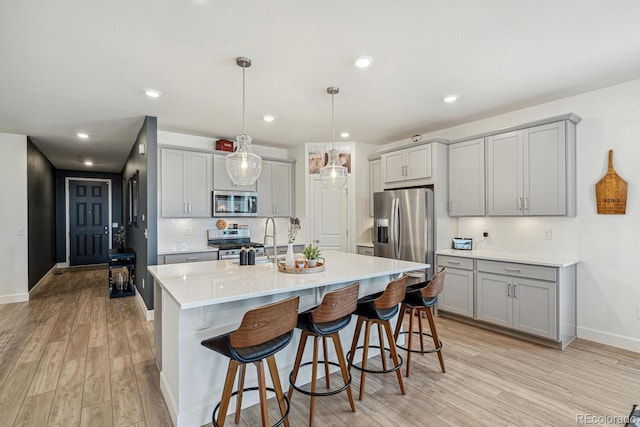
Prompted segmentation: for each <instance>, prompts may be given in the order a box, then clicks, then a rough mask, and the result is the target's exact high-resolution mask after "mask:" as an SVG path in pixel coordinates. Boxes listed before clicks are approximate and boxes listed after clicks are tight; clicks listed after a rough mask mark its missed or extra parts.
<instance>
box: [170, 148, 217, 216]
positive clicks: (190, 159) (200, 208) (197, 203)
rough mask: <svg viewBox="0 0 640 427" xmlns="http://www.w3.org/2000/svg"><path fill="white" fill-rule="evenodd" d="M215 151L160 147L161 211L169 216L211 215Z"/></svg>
mask: <svg viewBox="0 0 640 427" xmlns="http://www.w3.org/2000/svg"><path fill="white" fill-rule="evenodd" d="M211 156H212V155H211V154H208V153H202V152H197V151H187V150H177V149H172V148H162V149H161V150H160V199H161V200H160V214H161V215H162V216H163V217H165V218H183V217H210V216H211V180H212V175H211V167H212V164H211Z"/></svg>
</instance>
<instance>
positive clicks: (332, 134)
mask: <svg viewBox="0 0 640 427" xmlns="http://www.w3.org/2000/svg"><path fill="white" fill-rule="evenodd" d="M334 96H335V95H334V94H333V93H332V94H331V149H335V146H334V142H335V138H336V132H335V126H334V123H333V118H334V116H335V114H334V108H335V107H334V103H333V98H334Z"/></svg>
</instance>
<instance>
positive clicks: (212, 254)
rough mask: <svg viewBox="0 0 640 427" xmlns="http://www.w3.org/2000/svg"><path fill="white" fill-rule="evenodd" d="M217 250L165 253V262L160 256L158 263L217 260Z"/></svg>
mask: <svg viewBox="0 0 640 427" xmlns="http://www.w3.org/2000/svg"><path fill="white" fill-rule="evenodd" d="M217 260H218V252H217V251H207V252H191V253H186V254H170V255H164V262H161V259H160V257H158V264H180V263H183V262H200V261H217Z"/></svg>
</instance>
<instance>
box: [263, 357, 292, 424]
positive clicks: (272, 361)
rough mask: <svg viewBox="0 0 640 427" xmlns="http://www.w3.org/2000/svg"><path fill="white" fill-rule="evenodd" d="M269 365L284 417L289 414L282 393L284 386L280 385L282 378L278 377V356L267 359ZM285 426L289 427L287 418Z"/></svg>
mask: <svg viewBox="0 0 640 427" xmlns="http://www.w3.org/2000/svg"><path fill="white" fill-rule="evenodd" d="M267 364H268V365H269V373H270V374H271V382H272V383H273V389H274V390H275V392H276V399H278V406H280V414H281V415H282V416H283V417H284V414H286V413H287V405H286V404H285V403H284V393H282V384H280V376H279V375H278V366H277V365H276V356H275V355H271V356H269V357H267ZM263 373H264V372H263ZM265 425H266V424H265ZM284 425H285V426H286V427H289V417H287V418H285V420H284Z"/></svg>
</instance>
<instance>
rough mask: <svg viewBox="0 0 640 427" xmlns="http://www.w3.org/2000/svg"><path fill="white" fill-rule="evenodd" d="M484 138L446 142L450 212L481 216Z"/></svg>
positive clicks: (483, 203)
mask: <svg viewBox="0 0 640 427" xmlns="http://www.w3.org/2000/svg"><path fill="white" fill-rule="evenodd" d="M484 189H485V182H484V138H477V139H473V140H471V141H464V142H458V143H456V144H451V145H449V215H450V216H484V215H485V213H486V211H485V192H484Z"/></svg>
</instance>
